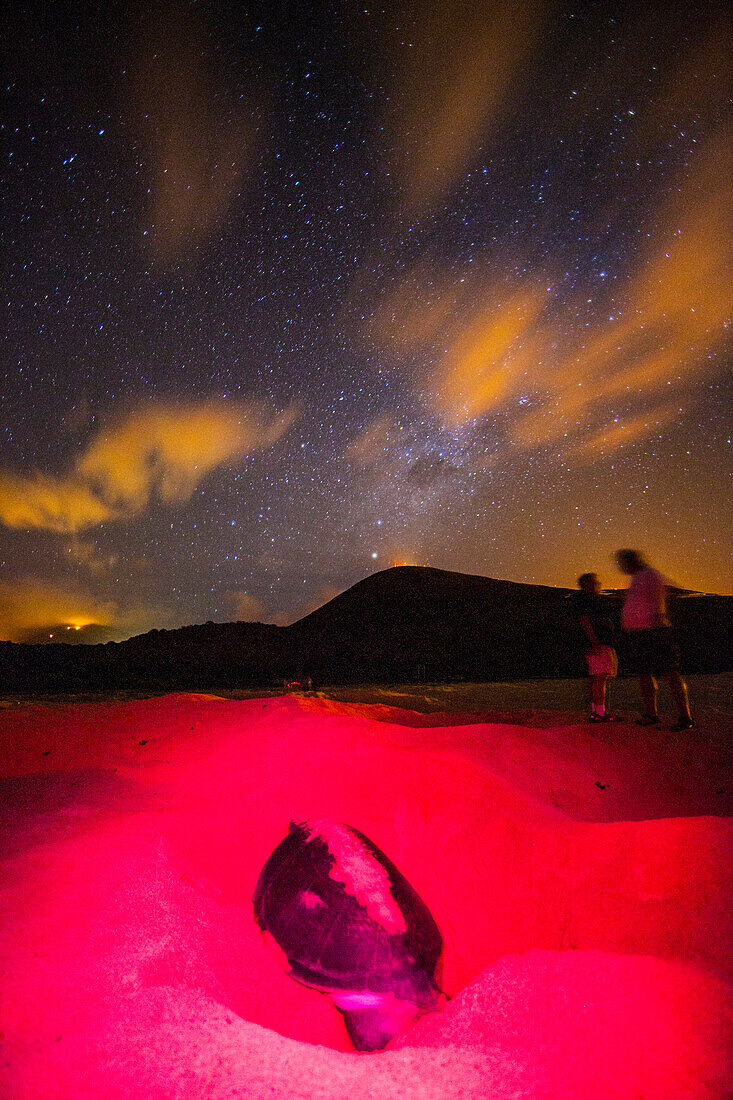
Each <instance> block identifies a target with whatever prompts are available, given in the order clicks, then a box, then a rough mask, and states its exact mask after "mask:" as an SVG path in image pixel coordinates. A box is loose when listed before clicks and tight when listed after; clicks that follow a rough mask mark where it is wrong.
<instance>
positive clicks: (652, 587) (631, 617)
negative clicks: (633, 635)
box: [621, 566, 669, 630]
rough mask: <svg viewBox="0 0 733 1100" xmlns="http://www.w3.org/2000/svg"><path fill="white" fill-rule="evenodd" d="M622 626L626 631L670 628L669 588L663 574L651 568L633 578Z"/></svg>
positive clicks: (623, 612) (625, 604) (625, 602)
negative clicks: (668, 611) (668, 612)
mask: <svg viewBox="0 0 733 1100" xmlns="http://www.w3.org/2000/svg"><path fill="white" fill-rule="evenodd" d="M621 626H622V627H623V628H624V630H651V629H652V627H655V626H669V619H668V618H667V586H666V584H665V582H664V577H663V576H662V574H661V573H659V572H657V570H656V569H652V568H651V566H646V568H645V569H641V570H639V572H638V573H635V574H634V576H633V577H632V578H631V584H630V585H629V587H628V589H627V590H626V599H625V600H624V606H623V610H622V611H621Z"/></svg>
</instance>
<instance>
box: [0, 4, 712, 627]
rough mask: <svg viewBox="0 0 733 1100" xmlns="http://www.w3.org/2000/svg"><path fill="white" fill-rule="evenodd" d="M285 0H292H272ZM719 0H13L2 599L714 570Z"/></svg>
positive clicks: (277, 616)
mask: <svg viewBox="0 0 733 1100" xmlns="http://www.w3.org/2000/svg"><path fill="white" fill-rule="evenodd" d="M306 9H307V10H306ZM729 32H730V27H729V26H728V25H727V24H726V22H725V14H724V7H723V6H722V5H720V6H719V5H715V4H703V5H701V6H697V7H695V8H694V10H693V9H692V7H691V6H689V5H687V6H682V5H680V6H679V7H678V6H677V5H675V4H664V5H660V6H658V7H655V6H652V5H623V4H619V5H614V4H603V5H587V4H582V3H578V4H552V5H550V4H541V3H520V2H518V0H517V2H516V3H504V4H495V5H494V4H489V3H474V4H458V3H457V2H454V0H445V2H444V3H441V2H440V0H426V2H423V3H413V4H406V3H400V4H397V5H389V6H388V8H387V10H386V11H383V10H381V9H380V8H376V9H373V10H372V9H371V8H369V7H368V6H365V5H356V4H351V3H348V2H346V0H343V2H342V3H330V4H327V3H323V4H319V3H317V4H313V5H302V4H296V3H287V2H282V3H278V4H274V3H272V4H246V3H245V4H239V3H236V4H235V3H232V4H226V3H209V4H199V3H184V2H179V3H170V4H167V5H164V4H150V5H146V4H135V5H133V4H119V5H114V4H113V5H104V6H102V5H94V4H83V5H82V4H66V5H55V6H54V5H52V6H51V7H48V6H46V5H43V6H41V5H38V7H37V8H35V9H34V6H33V5H28V4H24V5H18V6H17V7H16V9H15V14H12V13H11V24H10V33H9V34H8V36H7V42H8V44H9V49H8V50H7V54H8V57H7V60H6V64H5V70H6V72H7V74H8V76H7V80H6V96H5V107H4V112H3V137H4V149H3V155H2V163H3V173H4V180H3V184H4V186H3V192H4V196H5V198H4V202H3V212H2V238H3V243H4V246H5V248H4V260H3V272H4V280H3V285H4V289H5V292H6V293H5V295H4V298H3V303H2V311H3V325H2V329H3V359H2V374H3V382H2V391H1V392H0V432H1V433H2V435H1V436H0V438H1V439H2V449H1V452H0V524H1V526H0V548H1V549H0V562H1V563H2V572H1V574H0V636H1V637H5V638H11V639H14V640H24V639H35V638H38V639H44V640H47V639H49V638H50V637H51V635H53V637H54V640H58V639H60V638H64V639H66V638H68V637H70V636H72V635H73V636H75V637H76V638H77V639H79V638H83V639H84V640H96V639H99V638H120V637H125V636H128V635H130V634H132V633H137V632H140V631H142V630H146V629H149V628H150V627H153V626H157V627H171V626H176V625H181V624H184V623H191V622H201V621H205V620H207V619H214V620H221V621H223V620H230V619H237V618H241V619H259V620H262V621H270V622H272V621H275V622H290V621H292V620H294V619H296V618H298V617H300V616H301V615H303V614H304V613H306V612H307V611H308V610H310V609H311V608H313V607H314V606H317V605H318V603H320V602H322V601H323V600H324V599H326V598H328V597H329V596H331V595H333V594H335V593H336V592H338V591H341V590H342V589H344V588H346V587H347V586H349V585H351V584H353V583H355V582H356V581H357V580H359V579H361V578H362V577H363V576H365V575H366V574H368V573H370V572H373V571H374V570H376V569H381V568H386V567H388V566H390V565H393V564H395V563H400V562H409V563H412V564H418V565H432V566H436V567H440V568H447V569H458V570H461V571H464V572H470V573H480V574H483V575H487V576H493V577H500V578H507V579H511V580H516V581H529V582H536V583H543V584H553V585H566V586H572V585H573V584H574V583H575V578H576V576H577V575H578V574H579V573H580V572H583V571H585V570H587V569H592V570H595V571H597V572H598V573H599V574H600V575H601V577H602V579H603V580H604V582H605V583H606V584H607V585H618V584H620V583H621V580H620V578H619V576H618V574H617V573H616V572H615V567H614V566H613V564H612V562H611V555H612V553H613V551H614V550H615V549H616V548H617V547H619V546H634V547H638V548H640V549H642V550H644V551H646V552H647V554H648V556H649V557H650V559H651V560H652V561H653V562H654V564H656V565H658V566H659V567H660V568H662V569H663V570H664V571H665V572H666V573H667V575H668V576H669V577H670V578H671V579H672V580H674V581H675V582H676V583H678V584H680V585H682V586H684V587H688V588H691V589H694V590H703V591H716V592H732V591H733V577H732V576H731V570H730V560H729V552H728V542H729V538H730V529H731V508H730V469H731V467H730V458H729V452H730V439H729V422H730V421H729V410H730V408H731V404H732V403H733V402H732V400H731V398H732V397H733V394H732V392H731V383H730V372H729V370H728V360H727V358H726V354H725V352H726V333H727V323H728V311H729V306H730V300H731V289H732V288H731V277H730V267H729V265H728V263H727V259H726V244H727V236H728V233H729V223H728V220H727V219H728V210H729V195H727V194H726V187H727V186H728V180H729V178H730V156H729V148H730V145H729V140H728V139H729V134H727V133H726V130H725V121H724V120H725V117H726V116H725V109H726V92H727V88H726V78H727V76H728V75H729V71H728V68H727V61H726V54H727V47H728V45H729V42H730V33H729Z"/></svg>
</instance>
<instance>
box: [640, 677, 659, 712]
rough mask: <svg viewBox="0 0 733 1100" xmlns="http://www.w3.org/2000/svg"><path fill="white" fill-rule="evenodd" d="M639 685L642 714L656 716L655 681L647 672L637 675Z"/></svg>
mask: <svg viewBox="0 0 733 1100" xmlns="http://www.w3.org/2000/svg"><path fill="white" fill-rule="evenodd" d="M639 687H640V688H641V695H642V698H643V700H644V714H645V715H646V716H647V717H649V718H656V717H657V681H656V680H655V679H654V677H653V676H652V675H651V673H649V672H644V673H642V675H641V676H640V677H639Z"/></svg>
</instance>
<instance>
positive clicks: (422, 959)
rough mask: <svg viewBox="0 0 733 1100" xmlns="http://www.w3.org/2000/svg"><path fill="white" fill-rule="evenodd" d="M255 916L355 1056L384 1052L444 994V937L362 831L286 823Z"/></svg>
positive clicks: (263, 876) (325, 823)
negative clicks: (333, 1015)
mask: <svg viewBox="0 0 733 1100" xmlns="http://www.w3.org/2000/svg"><path fill="white" fill-rule="evenodd" d="M253 903H254V911H255V918H256V920H257V923H258V925H259V926H260V929H261V930H262V933H263V935H264V937H265V940H266V941H267V943H268V946H269V947H270V948H271V949H272V950H273V952H274V954H275V956H276V957H277V959H278V961H279V962H280V964H281V965H282V966H283V968H284V969H285V970H286V971H287V972H288V973H289V974H290V976H291V977H292V978H294V979H295V981H297V982H300V983H301V984H302V985H307V986H309V987H310V988H311V989H317V990H319V991H320V992H322V993H327V994H328V995H329V996H330V998H331V1000H332V1001H333V1003H334V1004H335V1005H336V1007H337V1008H338V1009H339V1011H340V1012H341V1013H342V1014H343V1017H344V1021H345V1023H346V1029H347V1031H348V1033H349V1035H350V1037H351V1040H352V1042H353V1044H354V1046H355V1047H356V1049H357V1050H381V1049H382V1048H383V1047H385V1046H386V1045H387V1043H388V1042H389V1041H390V1039H392V1038H394V1037H395V1035H399V1034H400V1033H401V1032H403V1031H405V1030H406V1029H407V1028H408V1027H409V1026H410V1025H411V1024H412V1022H413V1021H414V1020H416V1019H417V1018H418V1017H419V1016H422V1015H423V1014H424V1013H426V1012H436V1011H438V1010H439V1009H440V1008H442V1006H443V1004H444V1003H445V1000H446V998H445V995H444V994H443V993H442V992H441V990H440V988H439V987H438V984H437V981H436V976H435V974H436V968H437V966H438V963H439V960H440V956H441V952H442V949H443V939H442V936H441V934H440V932H439V930H438V926H437V925H436V923H435V921H434V920H433V918H432V916H431V915H430V912H429V910H428V908H427V906H426V905H425V903H424V902H423V901H422V899H421V898H420V897H419V896H418V894H417V893H416V892H415V890H414V889H413V888H412V886H410V884H409V882H408V881H407V879H406V878H405V877H404V876H403V875H401V874H400V872H399V871H398V870H397V868H396V867H395V865H394V864H393V863H392V862H391V861H390V860H389V859H388V858H387V856H386V855H385V854H384V853H383V852H382V851H380V850H379V848H378V847H377V846H376V844H373V843H372V841H371V840H369V839H368V838H367V837H366V836H364V834H363V833H360V832H359V830H358V829H354V828H352V827H351V826H349V825H343V824H341V823H339V822H337V821H331V820H317V821H304V822H300V823H299V824H296V822H292V821H291V823H290V828H289V831H288V835H287V836H286V837H285V839H284V840H282V841H281V842H280V844H278V846H277V848H275V850H274V852H273V853H272V855H271V856H270V858H269V859H268V860H267V862H266V863H265V866H264V867H263V868H262V871H261V872H260V876H259V878H258V880H257V886H256V888H255V893H254V898H253Z"/></svg>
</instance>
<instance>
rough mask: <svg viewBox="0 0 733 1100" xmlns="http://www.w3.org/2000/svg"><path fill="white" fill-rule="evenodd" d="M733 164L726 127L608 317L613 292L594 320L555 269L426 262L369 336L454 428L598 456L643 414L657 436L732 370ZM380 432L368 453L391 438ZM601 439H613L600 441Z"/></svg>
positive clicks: (630, 435)
mask: <svg viewBox="0 0 733 1100" xmlns="http://www.w3.org/2000/svg"><path fill="white" fill-rule="evenodd" d="M730 168H731V163H730V147H729V143H728V141H727V136H726V135H718V136H716V137H715V138H713V139H712V140H711V141H710V143H709V145H708V146H707V147H706V148H704V149H702V150H701V153H700V155H699V158H698V161H697V163H696V164H694V165H693V166H692V167H691V168H689V169H685V172H684V174H683V175H681V176H680V178H679V180H677V181H675V184H674V186H673V187H672V189H671V197H670V198H668V200H667V201H665V202H663V203H662V204H661V205H660V208H659V209H658V210H657V211H656V213H655V215H654V220H653V227H652V229H651V230H650V232H649V233H648V235H647V237H646V241H647V244H646V247H645V248H644V249H643V250H640V251H639V252H638V253H637V255H636V256H635V258H634V263H633V266H632V267H631V269H630V271H629V273H628V274H627V275H626V277H625V279H624V278H623V277H619V278H618V280H617V281H616V282H615V283H614V290H615V293H614V296H613V300H612V302H609V305H608V306H607V310H608V312H607V314H606V316H605V317H603V316H602V317H601V318H600V319H599V318H598V316H597V313H598V311H599V310H600V308H601V305H600V302H601V301H602V300H603V299H602V296H603V295H605V294H606V293H607V288H606V287H604V288H603V289H601V288H600V287H599V289H598V292H597V294H596V295H595V296H596V297H597V298H598V299H599V301H598V302H596V303H595V304H594V306H593V308H594V309H595V311H596V315H595V316H594V317H593V318H592V320H591V321H590V322H589V324H586V321H587V318H588V313H587V307H586V306H585V305H584V303H583V300H582V299H580V296H579V295H578V294H577V292H575V294H573V293H572V292H567V293H564V292H563V291H562V289H560V290H559V291H558V292H556V291H555V290H554V289H553V287H555V286H556V285H557V281H556V279H555V278H554V277H553V273H552V272H547V271H541V270H538V271H535V272H532V271H530V272H529V273H528V274H526V275H524V276H523V277H522V279H521V281H518V280H517V279H516V277H513V276H512V275H511V274H510V271H509V269H508V268H507V270H506V271H505V272H504V274H503V275H501V274H499V273H497V272H494V274H493V277H492V278H488V277H486V276H485V275H481V274H478V275H475V276H473V277H472V278H471V279H469V278H464V279H462V280H460V282H459V281H458V280H456V279H455V278H454V279H452V280H451V278H450V277H449V276H448V275H447V274H446V273H445V272H444V271H442V270H441V268H440V266H439V265H438V264H437V263H436V265H435V267H434V268H433V269H431V267H430V265H429V264H427V263H424V262H423V263H421V264H420V265H419V266H418V267H416V268H415V269H414V270H413V271H411V272H409V273H408V274H407V275H406V276H405V278H404V280H403V281H402V283H401V284H400V285H399V286H398V287H397V288H396V289H395V290H394V292H392V293H390V294H389V295H387V296H385V297H384V298H383V300H382V301H381V303H380V304H379V305H378V308H377V310H376V311H375V315H374V318H373V320H371V321H370V326H369V333H368V335H369V338H370V339H371V340H372V341H376V342H379V343H381V344H383V345H384V346H385V347H387V348H389V349H390V351H391V352H392V354H393V355H394V356H395V357H396V359H397V360H398V361H400V360H402V361H403V362H404V364H405V371H406V375H407V376H408V377H409V378H410V379H411V381H412V384H413V387H414V388H415V390H416V391H417V392H418V393H419V395H420V396H421V397H422V399H423V403H424V405H425V407H426V408H428V409H432V411H433V413H434V415H435V416H436V417H437V418H438V420H439V421H440V422H441V424H442V425H443V426H444V427H445V428H448V429H452V428H456V427H458V428H460V427H461V426H465V425H469V424H471V423H474V422H477V421H480V420H481V418H482V417H485V416H486V415H487V414H489V413H497V414H501V416H502V422H503V429H502V430H503V431H504V432H505V433H506V436H507V437H508V439H509V440H510V441H511V443H512V444H513V445H514V446H517V447H520V448H526V449H532V448H556V449H557V450H558V452H559V453H563V454H564V453H567V452H568V451H573V453H575V454H576V455H579V454H581V453H585V454H586V455H591V454H597V455H598V456H600V455H601V454H606V453H609V452H610V450H611V448H612V444H613V442H614V441H615V442H616V445H617V446H621V445H624V443H625V442H630V441H631V440H632V439H633V440H638V439H641V438H642V437H643V435H644V431H643V425H644V424H645V423H646V424H647V425H648V434H652V433H653V432H654V431H656V430H657V429H658V428H659V427H661V426H664V425H666V424H668V423H669V422H670V421H671V419H672V417H671V414H670V412H669V409H668V408H667V406H668V403H669V400H670V397H671V396H672V395H674V397H675V398H678V397H680V396H684V398H685V400H686V401H689V400H691V399H693V395H694V388H695V385H696V384H697V383H699V381H700V379H701V378H703V377H705V375H706V374H707V373H708V372H710V371H713V370H719V369H720V358H719V355H718V352H719V351H720V350H721V348H722V347H723V345H724V342H725V339H726V335H727V325H728V322H729V318H730V302H731V301H733V277H732V273H731V268H730V265H729V262H728V258H727V255H726V252H725V242H726V241H727V240H728V239H729V237H730V228H731V227H730V213H729V212H730V203H729V192H728V180H729V178H730ZM477 266H478V265H477ZM662 407H664V410H665V411H664V412H663V414H662V413H659V414H657V412H655V410H659V409H660V408H662ZM621 421H623V422H624V423H626V425H627V429H626V430H625V431H620V430H617V425H618V424H619V423H620V422H621ZM630 424H633V425H634V428H633V431H631V430H630V428H629V427H628V426H629V425H630ZM378 427H379V425H377V426H372V428H370V431H369V434H367V435H366V436H365V437H364V439H362V440H361V441H360V444H359V445H360V446H361V448H362V449H367V450H368V449H369V447H372V448H374V447H375V446H376V447H378V446H381V445H383V444H386V440H381V438H378V437H377V436H375V431H376V430H377V428H378ZM601 438H603V439H604V440H605V443H604V446H603V447H599V446H596V445H595V444H593V443H592V440H597V439H601Z"/></svg>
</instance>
